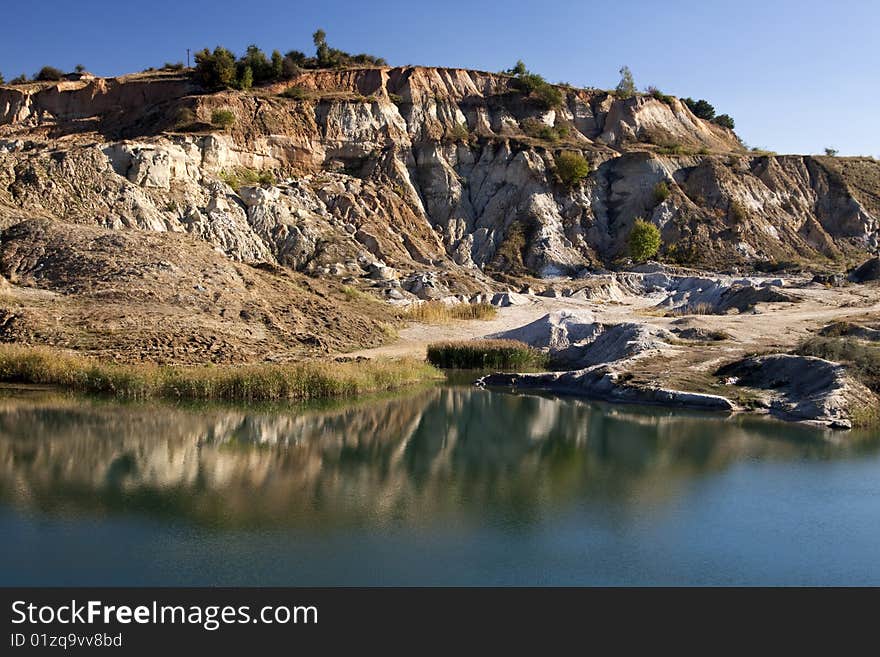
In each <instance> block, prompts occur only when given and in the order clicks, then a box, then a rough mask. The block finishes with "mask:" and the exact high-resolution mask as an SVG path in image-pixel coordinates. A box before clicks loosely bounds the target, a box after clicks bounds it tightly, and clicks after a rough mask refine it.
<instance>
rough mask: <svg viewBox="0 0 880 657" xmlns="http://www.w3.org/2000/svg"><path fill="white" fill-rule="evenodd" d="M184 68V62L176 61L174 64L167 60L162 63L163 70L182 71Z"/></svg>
mask: <svg viewBox="0 0 880 657" xmlns="http://www.w3.org/2000/svg"><path fill="white" fill-rule="evenodd" d="M184 68H185V66H184V65H183V62H174V63H173V64H172V63H171V62H165V63H164V64H163V65H162V70H163V71H182V70H183V69H184Z"/></svg>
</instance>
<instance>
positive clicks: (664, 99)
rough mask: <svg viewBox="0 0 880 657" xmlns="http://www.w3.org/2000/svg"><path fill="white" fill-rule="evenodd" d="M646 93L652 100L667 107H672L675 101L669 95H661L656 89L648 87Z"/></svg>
mask: <svg viewBox="0 0 880 657" xmlns="http://www.w3.org/2000/svg"><path fill="white" fill-rule="evenodd" d="M647 92H648V94H649V95H650V96H651V97H653V98H654V99H656V100H659V101H660V102H661V103H666V104H667V105H672V104H673V102H674V101H675V98H673V97H672V96H670V95H669V94H665V93H663V92H662V91H660V90H659V89H658V88H657V87H648V89H647Z"/></svg>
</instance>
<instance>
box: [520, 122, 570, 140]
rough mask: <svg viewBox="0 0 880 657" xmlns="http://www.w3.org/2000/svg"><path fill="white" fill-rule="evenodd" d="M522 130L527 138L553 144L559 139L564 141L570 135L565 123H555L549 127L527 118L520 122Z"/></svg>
mask: <svg viewBox="0 0 880 657" xmlns="http://www.w3.org/2000/svg"><path fill="white" fill-rule="evenodd" d="M522 129H523V132H525V133H526V134H527V135H528V136H529V137H532V138H534V139H541V140H543V141H547V142H550V143H551V144H555V143H556V142H558V141H559V140H560V139H565V138H566V137H568V135H569V134H571V128H570V127H569V126H568V125H566V124H565V123H557V124H555V125H552V126H549V125H547V124H546V123H544V122H543V121H539V120H538V119H534V118H528V119H526V120H524V121H523V122H522Z"/></svg>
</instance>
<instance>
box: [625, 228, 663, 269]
mask: <svg viewBox="0 0 880 657" xmlns="http://www.w3.org/2000/svg"><path fill="white" fill-rule="evenodd" d="M628 242H629V254H630V256H631V257H632V259H633V260H635V261H636V262H644V261H645V260H647V259H648V258H653V257H654V256H655V255H657V252H658V251H659V250H660V229H659V228H657V226H655V225H654V224H652V223H650V222H647V221H645V220H644V219H636V220H635V223H634V224H633V227H632V230H631V231H630V232H629V240H628Z"/></svg>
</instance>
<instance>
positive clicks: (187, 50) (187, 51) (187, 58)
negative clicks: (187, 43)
mask: <svg viewBox="0 0 880 657" xmlns="http://www.w3.org/2000/svg"><path fill="white" fill-rule="evenodd" d="M186 67H187V68H189V48H187V49H186Z"/></svg>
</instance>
